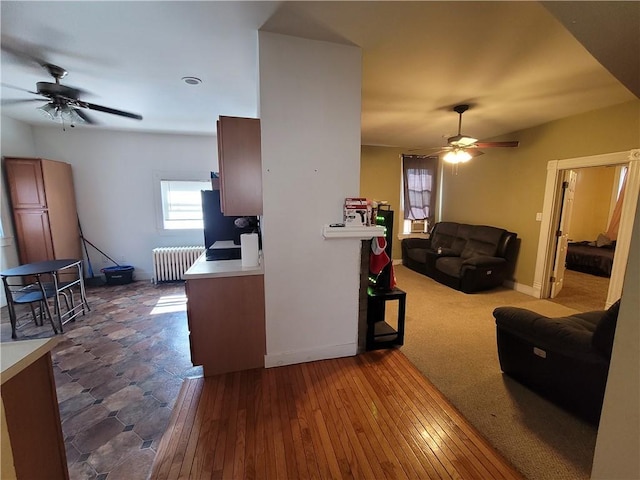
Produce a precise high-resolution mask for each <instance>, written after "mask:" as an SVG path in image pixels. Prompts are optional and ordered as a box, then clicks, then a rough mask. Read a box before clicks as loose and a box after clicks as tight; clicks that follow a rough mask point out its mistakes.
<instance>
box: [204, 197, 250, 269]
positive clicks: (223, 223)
mask: <svg viewBox="0 0 640 480" xmlns="http://www.w3.org/2000/svg"><path fill="white" fill-rule="evenodd" d="M201 193H202V218H203V222H204V246H205V247H206V248H210V247H211V246H212V245H213V244H214V243H216V242H219V241H227V240H231V241H233V243H234V244H235V245H240V235H242V234H243V233H253V232H257V233H258V235H259V234H260V227H259V223H258V218H257V217H233V216H225V215H224V214H223V213H222V208H221V207H220V190H202V192H201ZM238 258H239V257H238Z"/></svg>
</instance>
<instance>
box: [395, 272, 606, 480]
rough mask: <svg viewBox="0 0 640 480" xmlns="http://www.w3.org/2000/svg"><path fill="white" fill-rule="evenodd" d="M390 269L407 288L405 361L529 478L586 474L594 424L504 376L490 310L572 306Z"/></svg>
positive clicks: (559, 310) (552, 310) (575, 479)
mask: <svg viewBox="0 0 640 480" xmlns="http://www.w3.org/2000/svg"><path fill="white" fill-rule="evenodd" d="M395 271H396V277H397V281H398V287H399V288H401V289H403V290H405V291H406V292H407V314H406V325H405V343H404V346H403V347H402V352H403V353H404V354H405V355H406V356H407V357H408V358H409V360H411V362H412V363H413V364H414V365H416V367H418V369H420V371H422V372H423V373H424V374H425V376H427V377H428V378H429V379H430V380H431V381H432V382H433V383H434V384H435V385H436V387H438V389H439V390H440V391H441V392H442V393H443V394H444V395H445V396H446V397H447V398H448V399H449V400H450V401H451V402H452V403H453V404H454V405H455V406H456V407H457V408H458V409H459V410H460V411H461V412H462V414H463V415H464V416H465V417H466V418H467V419H468V420H469V421H470V422H471V423H472V424H473V425H474V426H475V427H476V428H478V429H479V430H480V432H482V434H483V435H484V436H485V437H486V438H487V439H488V441H489V442H490V443H492V444H493V445H494V447H496V448H497V449H498V450H499V451H501V452H502V453H503V454H504V455H505V456H506V457H507V458H508V459H509V460H510V461H511V462H512V463H513V464H514V466H515V467H516V468H517V469H518V470H520V471H521V472H522V473H523V474H524V475H525V476H526V477H527V478H529V479H531V480H546V479H549V480H562V479H566V480H579V479H588V478H589V477H590V472H591V463H592V459H593V452H594V448H595V440H596V433H597V429H596V428H595V427H594V426H592V425H590V424H588V423H586V422H584V421H582V420H580V419H578V418H576V417H574V416H572V415H571V414H569V413H567V412H565V411H564V410H562V409H560V408H559V407H556V406H555V405H554V404H552V403H550V402H548V401H547V400H545V399H543V398H541V397H539V396H538V395H536V394H534V393H533V392H531V391H530V390H528V389H527V388H526V387H523V386H522V385H520V384H518V383H517V382H515V381H513V380H511V379H510V378H509V377H507V376H503V374H502V372H501V371H500V365H499V363H498V354H497V350H496V335H495V320H494V318H493V315H492V312H493V309H494V308H495V307H497V306H502V305H511V306H519V307H522V308H528V309H532V310H535V311H538V312H540V313H543V314H546V315H549V316H560V315H565V314H570V313H575V310H573V309H571V308H568V307H565V306H563V305H559V304H557V303H553V302H550V301H547V300H539V299H534V298H532V297H530V296H527V295H524V294H522V293H519V292H516V291H513V290H508V289H503V288H501V289H496V290H492V291H490V292H484V293H476V294H471V295H468V294H464V293H461V292H458V291H456V290H453V289H450V288H448V287H446V286H444V285H440V284H438V283H436V282H434V281H433V280H431V279H430V278H428V277H425V276H423V275H420V274H418V273H415V272H413V271H411V270H409V269H407V268H405V267H403V266H402V265H398V266H395ZM394 303H395V302H394ZM389 305H392V303H390V304H389ZM394 313H395V312H394V309H393V308H390V309H388V311H387V315H388V318H389V320H388V321H389V323H391V322H393V321H394V320H392V318H393V315H394Z"/></svg>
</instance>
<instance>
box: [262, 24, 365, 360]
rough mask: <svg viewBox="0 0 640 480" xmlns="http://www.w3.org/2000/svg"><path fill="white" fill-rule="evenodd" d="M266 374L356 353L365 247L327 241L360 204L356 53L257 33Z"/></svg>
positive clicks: (358, 64) (351, 242)
mask: <svg viewBox="0 0 640 480" xmlns="http://www.w3.org/2000/svg"><path fill="white" fill-rule="evenodd" d="M259 51H260V115H259V116H260V118H261V127H262V169H263V171H262V182H263V211H264V217H263V224H262V226H263V251H264V269H265V275H264V281H265V310H266V330H267V354H266V356H265V364H266V366H268V367H273V366H278V365H286V364H292V363H300V362H305V361H310V360H317V359H323V358H334V357H339V356H347V355H354V354H355V353H356V349H357V326H358V299H359V296H358V295H359V285H360V276H359V275H360V240H356V239H333V240H324V239H323V237H322V226H323V225H324V224H329V223H333V222H338V221H342V208H343V204H344V199H345V197H350V196H358V193H359V176H360V161H359V159H360V82H361V78H360V75H361V73H360V72H361V53H360V50H359V49H358V48H355V47H351V46H345V45H338V44H332V43H327V42H320V41H312V40H306V39H301V38H296V37H290V36H285V35H279V34H273V33H268V32H260V33H259Z"/></svg>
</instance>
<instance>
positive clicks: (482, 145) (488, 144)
mask: <svg viewBox="0 0 640 480" xmlns="http://www.w3.org/2000/svg"><path fill="white" fill-rule="evenodd" d="M518 145H520V142H518V141H517V140H516V141H512V142H478V143H476V144H475V145H474V146H475V147H477V148H495V147H517V146H518Z"/></svg>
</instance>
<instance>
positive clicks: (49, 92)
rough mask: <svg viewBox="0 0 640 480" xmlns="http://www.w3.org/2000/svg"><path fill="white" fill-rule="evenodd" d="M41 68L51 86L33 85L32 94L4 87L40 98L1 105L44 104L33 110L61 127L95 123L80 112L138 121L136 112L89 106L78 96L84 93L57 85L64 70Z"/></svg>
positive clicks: (46, 65)
mask: <svg viewBox="0 0 640 480" xmlns="http://www.w3.org/2000/svg"><path fill="white" fill-rule="evenodd" d="M41 66H42V67H43V68H44V69H45V70H46V71H47V72H49V75H51V76H52V77H53V78H54V80H55V83H52V82H37V83H36V91H35V92H34V91H31V90H25V89H22V88H18V87H12V86H9V85H5V86H9V87H10V88H14V89H17V90H21V91H24V92H27V93H32V94H34V95H40V97H41V98H30V99H18V100H7V101H3V105H8V104H16V103H24V102H41V101H46V102H47V103H45V104H44V105H42V106H41V107H38V108H37V110H39V111H41V112H42V113H43V114H44V115H45V116H47V117H49V118H51V119H52V120H55V121H61V122H62V123H63V124H64V122H67V123H69V124H70V125H71V126H72V127H73V126H75V124H79V123H86V124H89V125H95V124H96V123H98V122H96V121H95V120H94V119H93V118H92V117H91V116H90V115H89V114H87V113H86V112H85V111H84V109H86V110H95V111H97V112H104V113H110V114H112V115H119V116H121V117H127V118H132V119H135V120H142V115H138V114H137V113H131V112H125V111H123V110H116V109H115V108H110V107H104V106H102V105H96V104H95V103H89V102H86V101H84V100H82V99H81V98H80V96H81V95H82V94H83V93H85V92H84V91H83V90H81V89H79V88H74V87H70V86H67V85H62V84H61V83H60V79H62V78H64V77H65V76H66V75H67V73H68V72H67V71H66V70H65V69H64V68H62V67H59V66H58V65H54V64H52V63H41Z"/></svg>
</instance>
